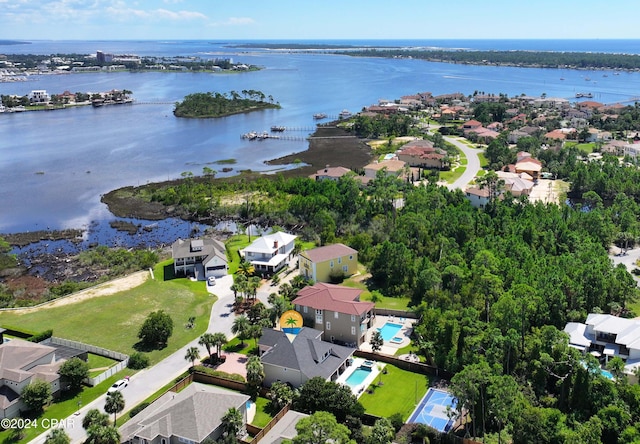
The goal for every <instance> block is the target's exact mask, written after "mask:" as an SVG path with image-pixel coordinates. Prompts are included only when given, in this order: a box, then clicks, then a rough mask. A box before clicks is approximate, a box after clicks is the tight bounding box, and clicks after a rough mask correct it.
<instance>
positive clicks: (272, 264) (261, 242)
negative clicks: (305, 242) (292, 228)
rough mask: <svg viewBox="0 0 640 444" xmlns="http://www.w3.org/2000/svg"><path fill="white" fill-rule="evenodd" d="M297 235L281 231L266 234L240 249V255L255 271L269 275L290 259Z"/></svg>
mask: <svg viewBox="0 0 640 444" xmlns="http://www.w3.org/2000/svg"><path fill="white" fill-rule="evenodd" d="M297 237H298V236H295V235H293V234H289V233H284V232H282V231H279V232H277V233H271V234H267V235H265V236H262V237H259V238H258V239H256V240H255V241H253V242H252V243H251V245H249V246H248V247H246V248H244V249H242V250H240V255H241V256H242V257H243V258H244V260H246V261H247V262H250V263H251V265H253V268H254V269H255V271H256V273H259V274H262V275H271V274H274V273H277V272H278V271H279V270H280V269H282V268H283V267H284V266H285V265H287V264H288V263H289V262H290V261H291V259H292V258H293V250H294V248H295V240H296V238H297Z"/></svg>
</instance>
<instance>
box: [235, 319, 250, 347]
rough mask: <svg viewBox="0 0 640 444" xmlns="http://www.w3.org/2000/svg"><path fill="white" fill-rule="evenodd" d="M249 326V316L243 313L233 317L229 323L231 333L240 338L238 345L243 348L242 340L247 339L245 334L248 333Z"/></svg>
mask: <svg viewBox="0 0 640 444" xmlns="http://www.w3.org/2000/svg"><path fill="white" fill-rule="evenodd" d="M249 327H251V323H250V322H249V318H248V317H246V316H245V315H240V316H238V317H237V318H235V319H234V320H233V324H232V325H231V333H233V334H234V335H238V338H239V339H240V346H241V347H242V348H244V340H245V339H247V335H248V334H249Z"/></svg>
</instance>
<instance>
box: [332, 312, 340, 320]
mask: <svg viewBox="0 0 640 444" xmlns="http://www.w3.org/2000/svg"><path fill="white" fill-rule="evenodd" d="M338 316H340V313H338V312H337V311H334V312H333V317H334V318H336V319H338Z"/></svg>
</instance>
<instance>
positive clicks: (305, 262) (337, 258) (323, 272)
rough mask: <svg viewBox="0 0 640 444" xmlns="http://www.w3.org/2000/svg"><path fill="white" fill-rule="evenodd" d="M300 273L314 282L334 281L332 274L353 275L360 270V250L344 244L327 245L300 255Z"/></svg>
mask: <svg viewBox="0 0 640 444" xmlns="http://www.w3.org/2000/svg"><path fill="white" fill-rule="evenodd" d="M298 264H299V269H300V274H301V275H302V276H304V277H307V278H309V279H312V280H313V281H314V282H332V279H331V278H332V276H336V277H337V276H343V277H346V276H351V275H353V274H355V273H356V272H357V271H358V251H357V250H354V249H353V248H351V247H348V246H346V245H344V244H332V245H325V246H324V247H318V248H313V249H311V250H306V251H303V252H301V253H300V254H299V256H298Z"/></svg>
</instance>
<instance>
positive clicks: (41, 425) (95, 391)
mask: <svg viewBox="0 0 640 444" xmlns="http://www.w3.org/2000/svg"><path fill="white" fill-rule="evenodd" d="M130 374H131V370H129V369H124V370H122V371H121V372H119V373H116V374H115V375H113V376H112V377H110V378H108V379H106V380H105V381H103V382H101V383H100V384H98V385H96V386H95V387H85V388H84V389H83V390H82V392H81V393H79V394H78V395H76V396H74V397H68V398H64V397H63V398H61V399H59V400H57V401H54V402H53V403H52V404H51V405H49V406H48V407H46V408H45V411H44V413H43V414H42V415H41V416H40V417H39V418H37V421H34V422H33V424H34V425H36V424H37V427H30V428H25V429H24V432H25V437H24V439H22V440H21V441H20V442H29V441H31V440H32V439H34V438H35V437H36V436H38V435H40V434H41V433H43V432H45V431H46V430H45V426H46V425H50V424H51V420H52V419H58V420H59V419H62V418H67V417H69V416H71V415H73V413H74V412H75V411H77V410H78V408H81V407H83V406H85V405H87V404H89V403H91V401H93V400H94V399H96V398H98V397H99V396H100V395H102V394H104V393H105V392H106V391H107V389H108V388H109V387H110V386H111V384H113V383H114V382H116V381H117V380H118V379H122V378H123V377H125V376H126V375H130ZM125 408H127V409H128V407H127V406H125ZM110 417H111V418H113V415H111V416H110ZM74 419H75V418H74ZM43 420H44V421H43ZM76 421H77V423H74V427H82V421H81V420H80V419H79V418H78V419H77V420H76ZM49 428H51V427H49ZM9 434H10V431H9V430H6V431H3V432H0V442H10V441H8V440H7V441H5V440H6V439H7V438H8V437H9Z"/></svg>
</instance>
